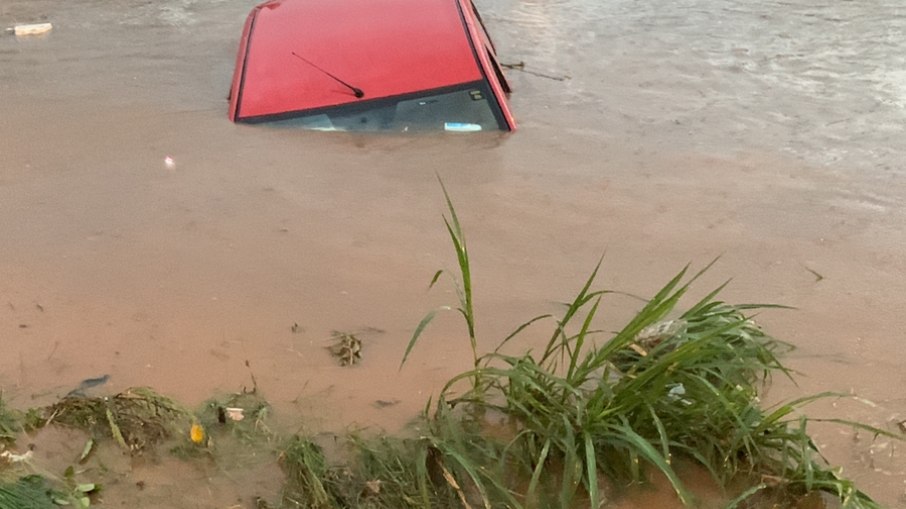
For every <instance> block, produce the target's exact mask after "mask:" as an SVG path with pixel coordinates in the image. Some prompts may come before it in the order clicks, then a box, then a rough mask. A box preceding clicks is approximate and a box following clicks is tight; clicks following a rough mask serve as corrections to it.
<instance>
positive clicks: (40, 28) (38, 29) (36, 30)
mask: <svg viewBox="0 0 906 509" xmlns="http://www.w3.org/2000/svg"><path fill="white" fill-rule="evenodd" d="M51 30H53V25H52V24H50V23H32V24H29V25H16V26H14V27H13V32H15V33H16V36H17V37H21V36H23V35H41V34H46V33H47V32H50V31H51Z"/></svg>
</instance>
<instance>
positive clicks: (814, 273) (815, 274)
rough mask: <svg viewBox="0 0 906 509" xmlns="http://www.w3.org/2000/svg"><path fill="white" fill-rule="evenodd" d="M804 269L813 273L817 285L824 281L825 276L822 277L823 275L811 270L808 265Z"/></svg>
mask: <svg viewBox="0 0 906 509" xmlns="http://www.w3.org/2000/svg"><path fill="white" fill-rule="evenodd" d="M803 267H804V268H805V270H807V271H809V272H811V273H812V275H813V276H815V282H816V283H818V282H820V281H821V280H822V279H824V276H822V275H821V274H820V273H818V272H817V271H814V270H812V269H810V268H809V267H808V266H807V265H803Z"/></svg>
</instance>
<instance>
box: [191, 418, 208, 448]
mask: <svg viewBox="0 0 906 509" xmlns="http://www.w3.org/2000/svg"><path fill="white" fill-rule="evenodd" d="M204 437H205V433H204V428H203V427H202V426H201V424H198V423H197V422H196V423H194V424H192V428H191V429H190V430H189V438H190V439H191V440H192V443H193V444H199V445H201V444H202V443H204Z"/></svg>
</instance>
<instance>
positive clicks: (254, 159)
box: [0, 0, 906, 507]
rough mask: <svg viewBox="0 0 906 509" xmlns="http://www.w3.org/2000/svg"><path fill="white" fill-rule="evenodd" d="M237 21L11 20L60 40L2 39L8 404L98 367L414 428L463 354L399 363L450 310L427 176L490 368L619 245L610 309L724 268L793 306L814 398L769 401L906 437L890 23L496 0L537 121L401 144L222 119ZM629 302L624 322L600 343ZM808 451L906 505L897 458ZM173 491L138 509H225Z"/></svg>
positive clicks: (905, 226) (828, 13) (804, 9)
mask: <svg viewBox="0 0 906 509" xmlns="http://www.w3.org/2000/svg"><path fill="white" fill-rule="evenodd" d="M252 5H253V2H250V1H239V0H206V1H203V0H156V1H146V0H74V1H69V2H55V1H51V0H2V1H0V26H3V27H5V26H11V25H12V24H14V23H18V22H36V21H43V20H48V21H51V22H53V23H54V29H53V31H52V32H51V33H50V34H48V35H47V36H44V37H35V38H27V39H16V38H15V37H13V36H11V35H3V36H0V348H2V354H0V387H2V389H3V392H4V397H5V398H11V399H12V400H13V402H14V403H16V404H18V405H21V406H27V405H30V404H37V403H46V402H48V401H52V400H53V398H55V397H58V396H60V395H63V394H65V393H66V392H68V391H69V390H70V389H72V388H73V387H75V386H76V385H77V384H78V383H79V381H81V380H83V379H86V378H91V377H97V376H100V375H103V374H109V375H110V381H109V383H108V385H107V388H108V389H109V390H119V389H123V388H126V387H129V386H134V385H149V386H152V387H155V388H156V389H158V390H160V391H162V392H163V393H165V394H168V395H171V396H174V397H176V398H179V399H182V400H184V401H186V402H188V403H191V404H196V403H199V402H201V401H202V400H204V399H206V398H207V397H209V396H210V395H211V394H213V393H215V392H218V391H220V392H228V391H235V390H238V389H240V388H242V387H243V386H250V384H251V382H250V380H251V376H252V375H254V377H255V378H256V380H257V384H258V386H259V388H260V389H261V390H262V391H263V392H264V394H265V395H266V396H267V397H268V398H269V399H270V400H271V401H272V402H273V403H274V405H275V409H276V411H277V413H278V415H280V416H282V417H283V418H284V419H286V420H288V421H292V420H299V419H302V420H304V421H305V422H306V425H307V426H308V427H310V428H312V429H342V428H343V427H344V426H345V425H347V424H348V423H357V424H358V425H362V426H372V427H378V428H384V429H388V430H395V429H398V428H399V427H401V426H402V425H403V424H404V423H405V422H407V421H408V420H409V419H410V418H412V417H413V416H415V415H416V414H417V413H418V412H419V411H420V410H421V408H422V407H423V405H424V402H425V401H426V400H427V398H428V397H429V396H430V395H432V394H435V393H436V391H437V390H438V389H439V388H440V386H441V385H442V383H443V382H444V381H445V380H446V379H447V378H448V377H450V376H451V375H452V374H454V373H456V372H458V371H459V370H462V369H464V368H466V367H467V366H468V362H469V355H470V354H469V352H468V348H467V341H466V339H465V335H464V328H463V327H462V324H461V323H459V321H457V320H456V317H455V316H454V315H453V314H449V315H447V316H443V317H442V318H441V319H440V320H439V321H437V322H436V323H435V324H433V326H432V328H431V329H429V331H428V333H427V335H426V336H425V337H424V341H423V343H421V344H420V345H418V346H417V348H416V350H415V351H414V353H413V355H412V357H411V358H410V361H409V362H408V363H407V365H406V366H405V367H404V368H403V369H402V370H399V369H398V366H399V360H400V359H401V357H402V353H403V350H404V348H405V344H406V342H407V341H408V339H409V337H410V335H411V334H412V331H413V329H414V327H415V325H416V324H417V323H418V322H419V320H420V319H421V318H422V316H424V314H425V313H426V312H427V311H428V310H430V309H431V308H432V307H434V306H437V305H441V304H452V303H454V302H455V292H454V291H453V290H452V287H451V285H449V284H446V283H447V282H445V281H444V280H442V283H441V284H440V285H439V286H437V287H435V288H434V289H433V290H432V291H431V292H428V291H427V286H428V283H429V281H430V278H431V276H432V275H433V274H434V271H435V270H436V269H438V268H446V269H455V259H454V256H453V253H452V250H451V248H450V246H449V241H448V239H447V238H446V231H445V229H444V226H443V222H442V218H441V215H442V213H443V212H444V202H443V196H442V194H441V190H440V187H439V185H438V182H437V176H438V175H439V176H441V177H442V178H443V180H444V182H445V183H446V185H447V188H448V190H449V192H450V194H451V196H452V197H453V199H454V201H455V203H456V205H457V208H458V211H459V214H460V219H461V221H462V222H463V224H464V227H465V229H466V234H467V237H468V242H469V247H470V249H471V252H472V261H473V265H474V281H475V298H476V309H477V313H478V324H477V328H478V329H477V330H478V334H479V336H480V340H481V345H482V346H483V347H489V346H491V345H494V344H495V341H496V340H497V339H499V338H502V337H503V336H505V335H506V333H508V332H509V331H510V330H511V329H512V328H514V327H515V326H516V325H517V324H518V323H520V322H521V321H524V320H526V319H528V318H530V317H532V316H535V315H537V314H540V313H542V312H546V311H551V310H552V309H554V303H555V302H557V301H562V300H565V299H567V298H569V297H570V296H571V294H572V292H574V291H575V290H577V289H578V288H579V287H580V286H581V284H582V283H583V281H584V279H585V277H587V275H588V274H589V273H590V271H591V269H592V268H593V266H594V264H595V263H596V261H597V260H598V258H599V257H600V256H601V254H602V253H604V252H606V256H605V261H604V267H603V270H602V273H601V276H600V278H599V283H600V285H601V286H603V287H607V288H611V289H618V290H622V291H626V292H630V293H633V294H642V295H644V294H651V293H653V292H654V291H655V290H656V289H657V288H658V287H659V285H661V284H663V283H664V282H666V281H667V280H668V279H669V278H670V277H671V276H672V275H673V274H674V273H675V272H676V271H678V270H679V269H680V268H682V266H684V265H685V264H686V263H688V262H691V263H692V264H693V265H694V266H696V267H701V266H703V265H705V264H706V263H707V262H708V261H710V260H711V259H713V258H714V257H716V256H721V258H720V260H719V261H718V263H717V264H716V265H715V266H714V267H713V268H712V269H711V271H710V272H709V273H708V274H707V275H706V276H705V277H704V278H703V279H702V281H701V282H700V283H697V285H696V289H697V291H698V294H699V295H701V294H704V293H705V292H706V291H707V290H709V289H710V288H711V287H712V286H716V285H717V284H719V283H720V282H722V281H723V280H725V279H728V278H732V279H733V282H732V284H731V285H730V287H729V288H728V290H727V291H726V293H725V297H726V299H727V300H730V301H737V302H739V301H744V302H768V303H779V304H786V305H790V306H795V307H796V308H797V309H796V310H790V311H770V312H765V313H763V314H762V315H761V316H760V317H759V321H760V322H761V323H762V324H763V325H764V326H765V327H766V328H767V329H768V331H769V332H771V333H773V334H774V335H775V336H777V337H779V338H781V339H785V340H787V341H790V342H791V343H793V344H795V345H796V347H797V348H798V350H797V351H796V353H794V354H793V355H791V357H790V358H789V359H788V362H789V364H790V365H791V367H793V368H794V369H796V370H798V371H799V372H800V373H801V376H800V377H799V379H798V381H799V385H798V386H793V385H792V384H790V383H788V382H784V381H782V380H777V381H776V382H775V384H774V387H773V389H772V391H771V392H770V393H769V396H768V399H769V400H771V401H777V400H779V399H783V398H793V397H798V396H801V395H805V394H810V393H815V392H820V391H839V392H845V393H848V392H853V393H854V394H856V395H858V396H859V397H861V398H864V400H865V401H866V402H858V401H848V400H841V401H836V402H831V401H826V402H822V403H818V404H815V405H814V406H812V407H811V409H810V410H809V413H810V415H812V416H814V417H844V418H852V419H857V420H862V421H865V422H867V423H870V424H873V425H877V426H881V427H885V428H887V429H891V430H895V429H896V427H895V423H896V422H897V421H900V420H902V419H906V371H904V370H903V367H902V366H903V365H904V362H906V347H904V346H903V344H904V343H903V334H904V331H906V313H904V312H903V309H904V308H906V256H904V246H906V206H904V205H906V203H904V202H906V180H904V177H906V131H904V125H906V5H903V4H902V2H900V1H899V0H870V1H869V0H865V1H828V2H818V1H814V0H788V1H764V2H749V1H743V0H671V1H668V0H649V1H637V0H613V1H608V2H595V1H590V0H544V1H540V0H531V1H530V0H522V1H518V0H483V1H479V2H478V5H479V8H481V9H482V11H483V14H484V17H485V22H486V23H487V24H488V25H489V28H490V31H491V32H492V34H493V35H494V36H495V42H496V44H497V46H498V51H499V53H500V55H501V57H502V59H503V60H504V62H508V63H518V62H520V61H522V62H524V63H525V72H520V71H517V70H513V71H510V72H509V78H510V80H511V83H512V85H513V86H514V89H515V93H514V94H513V98H512V99H513V100H512V103H513V108H514V110H515V112H516V114H517V119H518V120H519V122H520V127H521V128H520V130H519V131H518V132H516V133H515V134H513V135H480V136H422V137H416V138H405V137H380V136H351V135H343V134H327V133H309V132H301V131H295V130H286V129H274V128H269V127H267V126H241V125H234V124H231V123H230V122H229V121H227V119H226V101H225V96H226V94H227V91H228V88H229V81H230V77H231V72H232V66H233V63H234V56H235V50H236V45H237V42H238V37H239V33H240V31H241V26H242V23H243V21H244V18H245V15H246V14H247V12H248V10H249V9H250V8H251V6H252ZM541 75H543V76H541ZM545 76H546V77H545ZM552 78H554V79H552ZM166 157H171V158H172V159H173V161H174V163H175V164H174V165H173V167H172V168H171V167H168V166H167V165H165V164H164V159H165V158H166ZM637 305H638V304H637V302H635V301H632V300H630V299H620V298H614V299H613V300H612V301H610V302H608V303H607V310H606V316H605V319H607V320H612V322H610V323H611V325H610V327H609V328H617V327H618V323H619V321H620V320H621V319H625V317H626V316H628V314H629V313H631V311H632V310H633V309H634V307H636V306H637ZM294 325H296V327H295V331H293V330H291V329H292V328H293V326H294ZM605 327H606V326H605ZM334 330H340V331H349V332H357V331H361V332H362V334H361V337H362V340H363V342H364V351H363V355H364V359H363V362H362V364H361V366H358V367H355V368H352V369H349V368H342V367H339V366H338V365H337V364H336V362H335V360H334V359H332V358H331V357H330V355H329V353H328V352H327V350H326V349H325V348H324V347H325V346H327V345H329V344H330V336H331V331H334ZM377 330H380V331H383V332H378V331H377ZM246 362H248V367H246ZM379 400H380V401H382V402H385V403H391V404H390V405H389V406H388V405H386V404H376V402H377V401H379ZM868 402H870V403H868ZM813 431H814V432H815V435H816V439H817V442H818V443H819V444H820V445H821V446H822V447H823V448H824V452H825V454H826V456H827V457H828V459H829V460H830V461H831V462H832V463H834V464H837V465H841V466H843V467H844V473H845V474H846V475H848V476H851V477H852V478H854V479H855V480H856V481H857V482H858V484H859V485H860V486H861V487H863V488H864V489H865V490H866V491H868V492H869V493H870V494H871V495H873V496H874V497H876V498H877V499H878V500H879V501H880V502H882V503H883V504H885V505H887V506H889V507H906V498H904V496H906V456H904V454H902V453H901V452H900V449H901V448H902V446H900V445H899V444H895V443H890V442H889V441H887V440H878V441H875V442H872V441H871V440H870V437H867V436H865V435H864V433H863V434H861V435H857V434H855V433H853V432H852V431H851V430H849V429H845V428H839V427H824V426H818V425H815V427H814V430H813ZM176 475H179V474H176ZM200 478H201V479H202V480H204V479H205V478H207V477H206V476H204V475H201V476H200ZM212 482H213V481H212ZM196 488H197V486H196ZM174 489H175V490H176V491H174V494H173V495H172V497H173V500H174V501H171V502H170V503H167V502H155V503H149V504H150V505H148V507H168V506H169V507H183V506H184V507H225V506H224V505H222V504H221V502H222V501H221V500H219V499H217V500H215V498H214V495H213V494H212V493H213V492H214V491H215V490H212V489H210V488H209V489H208V490H207V491H206V492H205V491H204V490H200V489H199V490H198V491H200V492H203V493H193V494H192V495H191V500H192V501H193V502H192V504H191V505H181V503H180V502H177V501H175V500H180V499H181V498H180V497H182V496H185V495H186V493H188V492H187V491H184V490H183V491H179V489H176V488H174ZM180 493H181V494H180ZM205 493H207V494H205ZM652 503H653V502H650V501H648V502H644V503H642V504H641V505H643V506H652V505H651V504H652ZM661 503H663V502H661ZM154 504H158V505H154ZM186 504H188V502H186ZM133 506H134V507H139V506H138V505H133Z"/></svg>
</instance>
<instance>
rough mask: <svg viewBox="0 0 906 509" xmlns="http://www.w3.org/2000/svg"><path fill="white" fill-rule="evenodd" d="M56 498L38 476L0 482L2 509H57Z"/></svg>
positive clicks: (43, 480) (0, 503) (0, 505)
mask: <svg viewBox="0 0 906 509" xmlns="http://www.w3.org/2000/svg"><path fill="white" fill-rule="evenodd" d="M57 498H59V497H58V495H56V494H55V492H54V491H53V490H52V489H51V488H50V487H49V486H47V481H46V480H45V479H44V478H43V477H41V476H38V475H29V476H25V477H21V478H19V479H17V480H15V481H12V482H0V507H2V508H4V509H57V507H58V506H57V504H55V503H54V500H55V499H57Z"/></svg>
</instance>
